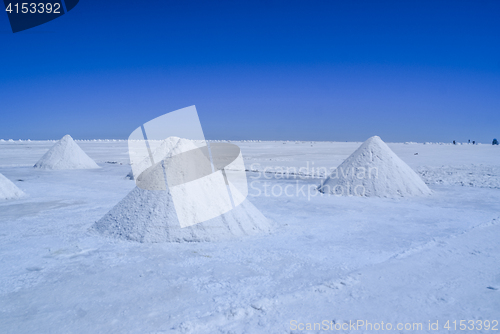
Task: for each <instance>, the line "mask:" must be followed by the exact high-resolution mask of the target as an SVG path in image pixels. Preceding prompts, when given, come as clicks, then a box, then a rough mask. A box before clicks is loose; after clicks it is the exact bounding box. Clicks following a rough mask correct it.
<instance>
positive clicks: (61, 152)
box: [34, 135, 99, 169]
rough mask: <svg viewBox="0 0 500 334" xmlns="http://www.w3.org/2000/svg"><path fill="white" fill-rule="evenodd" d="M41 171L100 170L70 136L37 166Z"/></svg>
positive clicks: (55, 146)
mask: <svg viewBox="0 0 500 334" xmlns="http://www.w3.org/2000/svg"><path fill="white" fill-rule="evenodd" d="M34 167H35V168H41V169H92V168H99V166H98V165H97V164H96V163H95V161H94V160H92V158H90V157H89V156H88V155H87V154H86V153H85V152H84V151H83V150H82V149H81V148H80V146H78V144H77V143H75V141H74V140H73V138H71V136H70V135H66V136H64V137H62V139H61V140H59V141H58V142H57V143H56V144H55V145H54V146H52V148H51V149H50V150H49V151H48V152H47V153H45V155H44V156H43V157H42V158H41V159H40V160H39V161H38V162H37V163H36V164H35V166H34Z"/></svg>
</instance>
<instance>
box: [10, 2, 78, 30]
mask: <svg viewBox="0 0 500 334" xmlns="http://www.w3.org/2000/svg"><path fill="white" fill-rule="evenodd" d="M63 1H64V2H63ZM3 2H4V4H5V11H6V12H7V15H8V17H9V21H10V27H11V28H12V32H14V33H16V32H19V31H23V30H26V29H30V28H33V27H36V26H39V25H41V24H44V23H47V22H49V21H52V20H53V19H56V18H58V17H59V16H61V15H64V14H65V11H64V5H66V11H70V10H71V9H73V8H74V7H75V6H76V5H77V4H78V2H79V0H21V1H18V0H3Z"/></svg>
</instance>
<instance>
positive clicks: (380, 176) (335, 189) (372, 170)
mask: <svg viewBox="0 0 500 334" xmlns="http://www.w3.org/2000/svg"><path fill="white" fill-rule="evenodd" d="M319 191H321V192H323V193H330V194H335V195H343V196H351V195H356V196H369V197H371V196H375V197H407V196H424V195H429V194H431V190H430V189H429V187H427V185H426V184H425V183H424V181H422V179H421V178H420V177H419V176H418V175H417V173H415V172H414V171H413V169H411V168H410V166H408V165H407V164H406V163H405V162H404V161H403V160H401V159H400V158H399V157H398V156H397V155H396V154H395V153H394V152H393V151H392V150H391V149H390V148H389V146H387V145H386V144H385V143H384V142H383V141H382V139H380V137H378V136H374V137H371V138H369V139H368V140H367V141H365V142H364V143H363V144H362V145H361V146H360V147H359V148H358V149H357V150H356V151H355V152H354V153H353V154H351V155H350V156H349V157H348V158H347V159H346V160H345V161H344V162H343V163H342V164H341V165H340V166H339V167H337V168H336V170H335V171H334V172H333V173H332V174H331V175H330V176H329V177H328V178H327V179H326V180H325V181H324V182H323V184H322V185H321V186H320V187H319Z"/></svg>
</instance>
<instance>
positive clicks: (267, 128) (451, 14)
mask: <svg viewBox="0 0 500 334" xmlns="http://www.w3.org/2000/svg"><path fill="white" fill-rule="evenodd" d="M0 40H1V58H0V59H1V62H0V138H3V139H9V138H12V139H28V138H30V139H57V138H60V137H62V136H63V135H65V134H67V133H69V134H71V135H72V136H73V137H74V138H77V139H93V138H124V139H125V138H127V137H128V135H129V134H130V133H131V132H132V131H133V130H134V129H135V128H136V127H138V126H140V125H141V124H143V123H145V122H147V121H149V120H150V119H152V118H155V117H157V116H160V115H162V114H164V113H167V112H169V111H173V110H176V109H180V108H183V107H186V106H190V105H196V107H197V109H198V114H199V117H200V120H201V122H202V126H203V129H204V132H205V136H206V137H207V138H209V139H234V140H237V139H262V140H275V139H276V140H278V139H290V140H332V141H333V140H334V141H362V140H365V139H366V138H368V137H370V136H372V135H379V136H381V137H382V139H384V140H385V141H392V142H394V141H421V142H422V141H446V142H450V141H452V140H457V141H467V140H468V139H471V140H476V141H481V142H491V140H492V139H493V138H494V137H496V138H500V1H496V0H493V1H480V0H475V1H463V0H454V1H401V0H398V1H346V0H343V1H333V0H332V1H306V0H304V1H295V0H288V1H274V0H231V1H219V0H217V1H216V0H213V1H189V0H180V1H167V0H155V1H153V0H151V1H126V0H120V1H118V0H106V1H102V0H100V1H91V0H80V3H79V4H78V5H77V6H76V7H75V8H74V9H73V10H72V11H70V12H69V13H68V14H66V15H63V16H62V17H60V18H58V19H56V20H54V21H51V22H49V23H46V24H44V25H41V26H39V27H36V28H33V29H30V30H26V31H24V32H19V33H16V34H13V33H12V32H11V30H10V26H9V23H8V19H7V14H6V13H4V14H1V13H0Z"/></svg>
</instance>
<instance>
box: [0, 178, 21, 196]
mask: <svg viewBox="0 0 500 334" xmlns="http://www.w3.org/2000/svg"><path fill="white" fill-rule="evenodd" d="M23 196H25V194H24V192H22V190H21V189H19V188H18V187H16V185H15V184H14V183H12V182H11V181H10V180H9V179H8V178H6V177H5V176H3V175H2V174H0V200H1V199H17V198H20V197H23Z"/></svg>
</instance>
